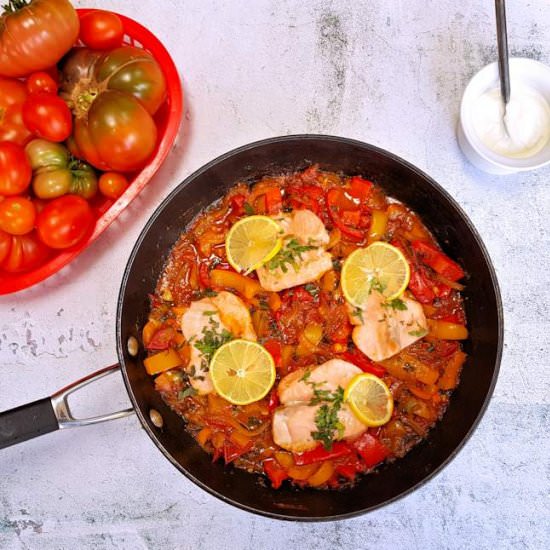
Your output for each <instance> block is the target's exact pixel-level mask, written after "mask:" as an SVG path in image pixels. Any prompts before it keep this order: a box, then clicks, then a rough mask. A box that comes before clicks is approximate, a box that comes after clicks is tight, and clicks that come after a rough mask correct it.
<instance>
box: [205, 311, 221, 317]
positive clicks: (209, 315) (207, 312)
mask: <svg viewBox="0 0 550 550" xmlns="http://www.w3.org/2000/svg"><path fill="white" fill-rule="evenodd" d="M202 314H203V315H206V316H208V317H211V316H212V315H217V314H218V312H217V311H203V312H202Z"/></svg>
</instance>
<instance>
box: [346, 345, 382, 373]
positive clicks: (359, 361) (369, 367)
mask: <svg viewBox="0 0 550 550" xmlns="http://www.w3.org/2000/svg"><path fill="white" fill-rule="evenodd" d="M342 359H344V361H349V362H350V363H353V364H354V365H355V366H356V367H359V368H360V369H361V370H362V371H363V372H370V373H371V374H374V375H375V376H378V377H381V376H384V374H385V373H386V370H385V369H384V367H382V366H381V365H377V364H376V363H373V362H372V361H371V360H370V359H369V358H368V357H367V356H366V355H365V354H364V353H362V352H360V351H359V350H352V351H345V352H344V353H342Z"/></svg>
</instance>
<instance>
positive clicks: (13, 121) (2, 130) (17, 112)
mask: <svg viewBox="0 0 550 550" xmlns="http://www.w3.org/2000/svg"><path fill="white" fill-rule="evenodd" d="M26 99H27V89H26V88H25V85H24V84H23V83H22V82H19V80H12V79H10V78H2V77H0V141H12V142H13V143H17V144H18V145H25V143H27V141H29V139H30V138H31V137H32V134H31V133H30V132H29V131H28V130H27V127H26V126H25V125H24V124H23V115H22V110H23V103H25V100H26Z"/></svg>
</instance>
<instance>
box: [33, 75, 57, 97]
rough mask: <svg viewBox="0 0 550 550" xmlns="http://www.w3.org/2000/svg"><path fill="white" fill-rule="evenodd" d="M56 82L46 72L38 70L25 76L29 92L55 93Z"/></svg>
mask: <svg viewBox="0 0 550 550" xmlns="http://www.w3.org/2000/svg"><path fill="white" fill-rule="evenodd" d="M57 87H58V86H57V82H56V81H55V80H54V79H53V78H52V77H51V76H50V75H49V74H48V73H46V72H44V71H38V72H36V73H32V74H31V75H29V76H28V77H27V91H28V92H29V94H38V93H41V92H44V93H45V94H54V95H55V94H57Z"/></svg>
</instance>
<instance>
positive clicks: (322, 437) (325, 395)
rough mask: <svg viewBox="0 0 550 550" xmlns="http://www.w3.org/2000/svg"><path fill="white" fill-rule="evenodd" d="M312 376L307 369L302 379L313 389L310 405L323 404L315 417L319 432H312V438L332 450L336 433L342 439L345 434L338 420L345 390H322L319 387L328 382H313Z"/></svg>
mask: <svg viewBox="0 0 550 550" xmlns="http://www.w3.org/2000/svg"><path fill="white" fill-rule="evenodd" d="M310 376H311V371H310V370H309V369H307V370H306V372H305V373H304V375H303V376H302V378H300V381H301V382H305V383H306V384H309V385H310V386H311V387H312V388H313V397H312V398H311V400H310V402H309V404H310V405H318V404H319V403H322V405H321V406H320V407H319V410H318V411H317V414H316V415H315V426H317V430H316V431H314V432H311V437H313V439H315V441H321V442H322V443H323V446H324V447H325V449H327V450H330V449H331V448H332V443H333V442H334V439H335V434H334V432H335V431H337V432H338V438H341V437H342V435H343V434H344V426H343V424H342V423H341V422H340V420H339V419H338V411H339V410H340V408H341V407H342V403H343V402H344V388H342V387H341V386H338V388H337V389H336V390H335V391H333V392H331V391H330V390H321V389H319V387H318V386H320V385H321V384H324V383H326V382H312V381H311V380H310V379H309V378H310Z"/></svg>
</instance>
